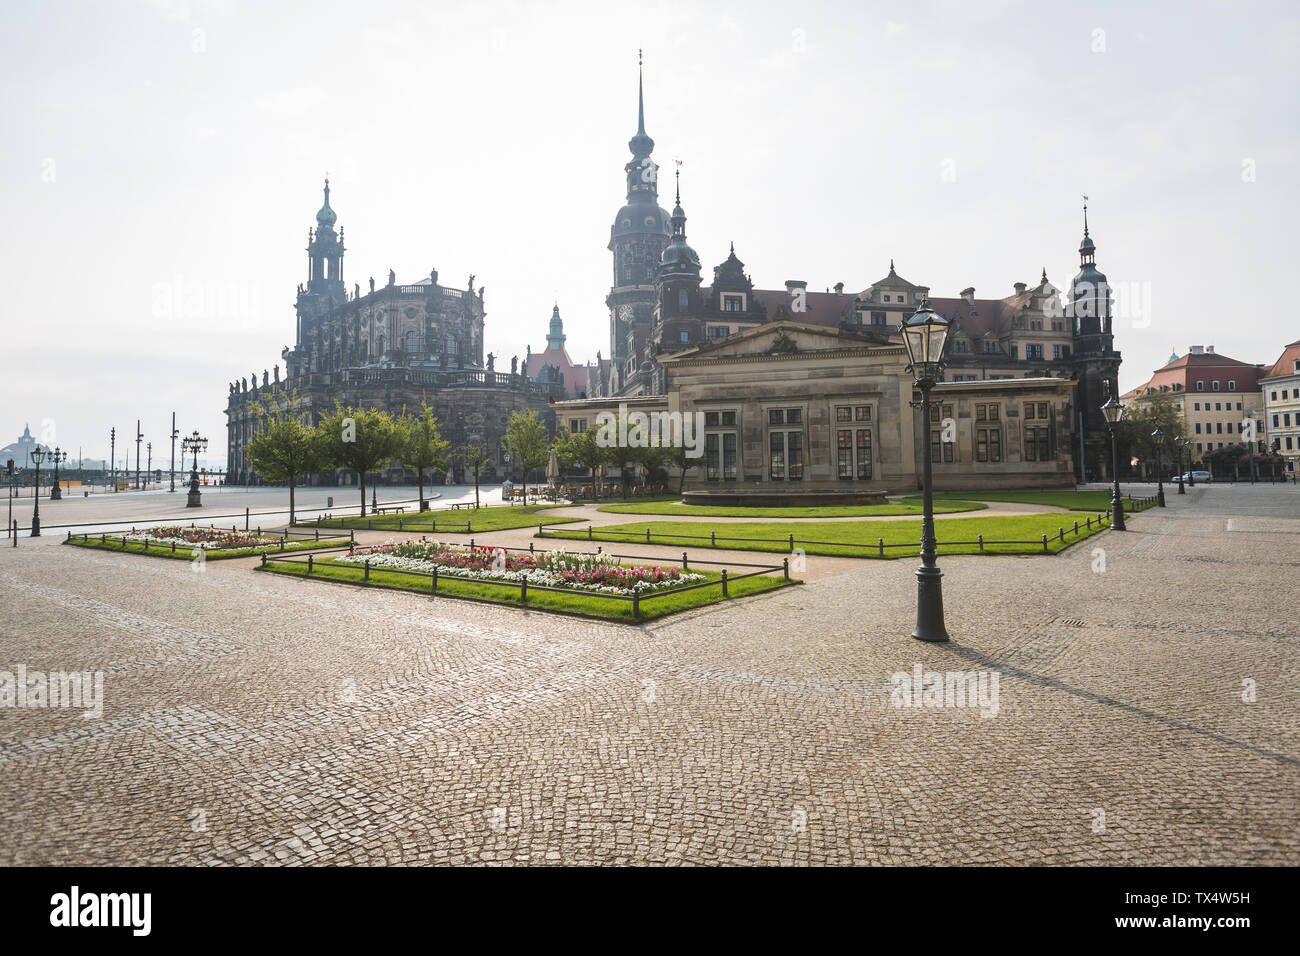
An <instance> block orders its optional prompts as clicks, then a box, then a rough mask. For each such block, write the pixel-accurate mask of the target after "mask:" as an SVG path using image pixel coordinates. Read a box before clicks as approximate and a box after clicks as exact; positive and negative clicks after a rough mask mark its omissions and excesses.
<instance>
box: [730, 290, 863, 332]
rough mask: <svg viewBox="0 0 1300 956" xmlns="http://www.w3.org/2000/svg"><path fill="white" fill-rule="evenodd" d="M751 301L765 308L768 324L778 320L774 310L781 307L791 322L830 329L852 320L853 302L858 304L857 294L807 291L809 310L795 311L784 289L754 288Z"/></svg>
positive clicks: (742, 315) (740, 317)
mask: <svg viewBox="0 0 1300 956" xmlns="http://www.w3.org/2000/svg"><path fill="white" fill-rule="evenodd" d="M754 298H755V299H756V300H757V301H758V302H759V303H760V304H762V305H763V306H765V307H766V308H767V321H769V322H774V321H776V319H777V314H776V313H777V309H778V308H780V307H781V306H785V307H786V311H787V312H789V313H790V314H789V315H787V316H784V318H788V319H789V320H790V321H792V322H803V323H805V324H807V325H824V326H829V327H831V328H835V327H837V326H838V325H839V324H840V323H841V322H843V321H845V320H850V321H851V320H852V319H853V303H854V302H856V301H857V296H856V295H850V294H849V293H847V292H809V293H808V295H807V298H806V299H805V301H804V304H805V305H806V306H807V307H808V310H807V311H806V312H794V311H792V310H791V309H790V303H791V301H792V299H791V298H790V293H789V292H788V291H786V290H785V289H755V290H754ZM744 317H745V313H743V312H742V313H737V319H738V320H742V321H743V319H744Z"/></svg>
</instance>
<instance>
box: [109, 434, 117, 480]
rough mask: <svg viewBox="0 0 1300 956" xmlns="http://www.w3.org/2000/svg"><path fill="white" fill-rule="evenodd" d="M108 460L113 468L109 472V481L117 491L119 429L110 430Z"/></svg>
mask: <svg viewBox="0 0 1300 956" xmlns="http://www.w3.org/2000/svg"><path fill="white" fill-rule="evenodd" d="M108 460H109V461H110V462H111V463H112V465H113V467H112V468H110V469H109V470H108V480H109V482H110V483H111V484H112V485H113V490H114V491H117V429H116V428H110V429H109V430H108Z"/></svg>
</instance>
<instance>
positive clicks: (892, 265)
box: [889, 257, 894, 276]
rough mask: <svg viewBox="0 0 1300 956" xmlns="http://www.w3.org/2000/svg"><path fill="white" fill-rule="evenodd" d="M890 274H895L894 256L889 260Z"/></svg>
mask: <svg viewBox="0 0 1300 956" xmlns="http://www.w3.org/2000/svg"><path fill="white" fill-rule="evenodd" d="M889 274H890V275H891V276H892V275H894V260H893V258H892V257H891V258H890V260H889Z"/></svg>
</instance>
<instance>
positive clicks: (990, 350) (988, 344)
mask: <svg viewBox="0 0 1300 956" xmlns="http://www.w3.org/2000/svg"><path fill="white" fill-rule="evenodd" d="M1025 348H1026V349H1028V348H1029V346H1025ZM997 350H998V343H997V342H995V341H993V340H992V339H985V340H984V354H986V355H992V354H994V353H995V352H997ZM1025 357H1026V358H1028V357H1029V356H1028V355H1026V356H1025Z"/></svg>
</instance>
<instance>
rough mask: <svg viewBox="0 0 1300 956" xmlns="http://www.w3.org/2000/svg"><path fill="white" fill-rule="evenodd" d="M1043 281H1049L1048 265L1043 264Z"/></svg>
mask: <svg viewBox="0 0 1300 956" xmlns="http://www.w3.org/2000/svg"><path fill="white" fill-rule="evenodd" d="M1043 281H1044V282H1046V281H1047V266H1043Z"/></svg>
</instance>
